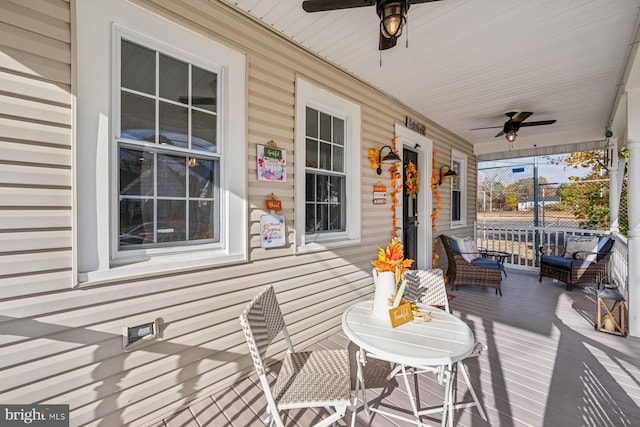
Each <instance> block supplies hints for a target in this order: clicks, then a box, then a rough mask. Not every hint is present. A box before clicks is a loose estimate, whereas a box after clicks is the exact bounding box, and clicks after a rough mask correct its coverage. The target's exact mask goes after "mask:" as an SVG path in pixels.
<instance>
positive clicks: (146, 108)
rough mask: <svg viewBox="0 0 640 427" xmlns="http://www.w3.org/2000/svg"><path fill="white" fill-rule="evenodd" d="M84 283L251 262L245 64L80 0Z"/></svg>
mask: <svg viewBox="0 0 640 427" xmlns="http://www.w3.org/2000/svg"><path fill="white" fill-rule="evenodd" d="M76 7H77V23H78V31H77V46H78V60H77V64H78V66H77V73H78V85H77V87H78V108H77V111H78V120H77V123H78V125H77V129H78V132H77V141H78V143H77V162H78V163H77V170H78V185H77V187H78V193H77V206H78V209H77V212H78V217H77V218H78V233H77V235H78V248H79V250H78V257H77V258H78V260H77V269H78V277H79V279H78V280H79V282H93V281H103V280H110V279H116V278H120V277H127V276H132V275H141V274H150V273H160V272H162V273H164V272H167V271H172V270H184V269H191V268H193V267H204V266H213V265H221V264H228V263H232V262H242V261H245V260H246V259H247V250H248V249H247V236H248V212H247V190H246V187H247V185H246V183H247V155H246V151H247V150H246V57H245V55H244V54H242V53H241V52H237V51H234V50H233V49H230V48H229V47H227V46H225V45H222V44H220V43H218V42H217V41H215V40H214V39H212V38H209V37H206V36H203V35H201V34H198V33H196V32H193V31H190V30H188V29H187V28H184V27H182V26H180V25H178V24H176V23H173V22H170V21H168V20H166V19H163V18H161V17H160V16H158V15H155V14H153V13H151V12H149V11H147V10H145V9H144V8H142V7H139V6H137V5H133V4H131V3H130V2H126V1H120V0H118V1H117V2H111V1H110V2H105V1H103V0H83V1H81V2H77V5H76Z"/></svg>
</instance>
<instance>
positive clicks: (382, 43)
mask: <svg viewBox="0 0 640 427" xmlns="http://www.w3.org/2000/svg"><path fill="white" fill-rule="evenodd" d="M397 42H398V38H397V37H392V38H390V39H389V38H386V37H385V36H383V35H382V32H380V40H379V41H378V50H387V49H391V48H392V47H394V46H395V45H396V43H397Z"/></svg>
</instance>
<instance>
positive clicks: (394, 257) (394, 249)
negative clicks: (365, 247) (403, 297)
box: [371, 237, 413, 287]
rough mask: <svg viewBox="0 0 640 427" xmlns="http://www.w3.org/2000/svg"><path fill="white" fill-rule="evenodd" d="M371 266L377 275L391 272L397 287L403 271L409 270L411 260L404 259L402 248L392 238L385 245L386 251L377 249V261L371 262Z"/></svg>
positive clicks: (397, 240) (398, 241)
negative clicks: (376, 271)
mask: <svg viewBox="0 0 640 427" xmlns="http://www.w3.org/2000/svg"><path fill="white" fill-rule="evenodd" d="M371 264H373V266H374V267H375V268H376V270H378V273H382V272H384V271H391V272H393V273H394V274H395V278H396V287H397V286H398V283H400V280H402V276H404V273H405V271H407V270H409V267H411V264H413V260H412V259H408V258H407V259H405V258H404V246H403V245H402V244H401V243H400V240H399V239H398V238H397V237H394V239H393V240H392V241H391V242H389V243H387V247H386V249H385V248H381V247H378V259H377V260H375V261H371Z"/></svg>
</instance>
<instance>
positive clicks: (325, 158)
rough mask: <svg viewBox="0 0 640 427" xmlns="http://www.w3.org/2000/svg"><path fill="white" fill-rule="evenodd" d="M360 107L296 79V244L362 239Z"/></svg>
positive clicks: (312, 246) (332, 243)
mask: <svg viewBox="0 0 640 427" xmlns="http://www.w3.org/2000/svg"><path fill="white" fill-rule="evenodd" d="M360 128H361V111H360V106H358V105H356V104H354V103H352V102H349V101H347V100H345V99H343V98H341V97H339V96H337V95H335V94H332V93H330V92H328V91H327V90H324V89H321V88H319V87H317V86H315V85H313V84H311V83H309V82H307V81H305V80H303V79H301V78H298V79H296V142H295V144H296V145H295V147H296V156H295V158H296V162H295V163H296V167H295V170H296V177H297V178H296V247H297V250H298V251H307V250H319V249H324V248H331V247H336V246H343V245H348V244H356V243H359V242H360V194H361V192H360V146H361V142H360Z"/></svg>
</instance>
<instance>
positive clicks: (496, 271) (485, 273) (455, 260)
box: [440, 234, 502, 296]
mask: <svg viewBox="0 0 640 427" xmlns="http://www.w3.org/2000/svg"><path fill="white" fill-rule="evenodd" d="M440 241H441V242H442V246H444V250H445V251H446V253H447V261H448V262H449V267H448V269H447V279H448V282H449V284H450V285H452V286H455V287H456V288H457V287H458V286H460V285H477V286H486V287H489V288H495V290H496V294H497V293H500V296H502V269H501V266H500V264H499V263H498V262H497V261H496V260H493V259H490V258H478V259H474V260H473V261H472V262H468V261H466V260H465V259H464V258H463V257H462V254H461V253H460V250H459V248H458V244H457V243H456V241H455V240H454V239H453V238H452V237H449V236H446V235H444V234H443V235H442V236H440Z"/></svg>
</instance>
